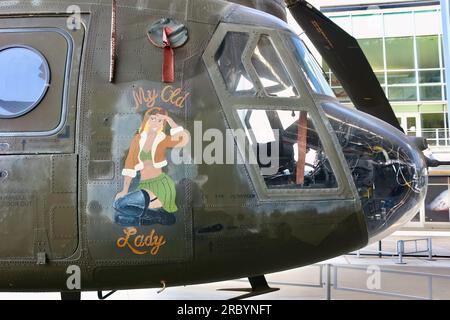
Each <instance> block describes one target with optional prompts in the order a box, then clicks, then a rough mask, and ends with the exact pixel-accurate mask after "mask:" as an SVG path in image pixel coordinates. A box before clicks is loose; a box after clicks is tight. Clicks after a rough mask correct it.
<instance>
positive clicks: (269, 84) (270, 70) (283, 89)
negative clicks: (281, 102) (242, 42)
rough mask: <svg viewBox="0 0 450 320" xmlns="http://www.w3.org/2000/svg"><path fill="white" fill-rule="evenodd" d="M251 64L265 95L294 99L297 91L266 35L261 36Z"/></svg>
mask: <svg viewBox="0 0 450 320" xmlns="http://www.w3.org/2000/svg"><path fill="white" fill-rule="evenodd" d="M251 61H252V64H253V67H254V68H255V70H256V73H257V74H258V77H259V80H260V82H261V84H262V86H263V87H264V89H265V91H266V93H267V95H269V96H275V97H295V96H298V93H297V90H296V89H295V88H294V85H293V84H292V80H291V78H290V76H289V74H288V72H287V71H286V68H285V66H284V64H283V62H282V61H281V58H280V56H279V55H278V53H277V51H276V50H275V47H274V46H273V44H272V41H271V40H270V37H269V36H267V35H261V38H260V39H259V42H258V45H257V46H256V48H255V51H254V52H253V55H252V59H251Z"/></svg>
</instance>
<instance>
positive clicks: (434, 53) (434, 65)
mask: <svg viewBox="0 0 450 320" xmlns="http://www.w3.org/2000/svg"><path fill="white" fill-rule="evenodd" d="M416 41H417V64H418V67H419V69H439V68H440V64H439V37H438V36H437V35H433V36H421V37H417V38H416Z"/></svg>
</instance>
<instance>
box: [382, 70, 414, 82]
mask: <svg viewBox="0 0 450 320" xmlns="http://www.w3.org/2000/svg"><path fill="white" fill-rule="evenodd" d="M387 83H388V85H391V84H415V83H416V71H414V70H411V71H388V72H387Z"/></svg>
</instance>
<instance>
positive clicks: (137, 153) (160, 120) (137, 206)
mask: <svg viewBox="0 0 450 320" xmlns="http://www.w3.org/2000/svg"><path fill="white" fill-rule="evenodd" d="M166 123H167V124H168V125H169V126H170V135H166V134H165V133H164V127H165V124H166ZM188 142H189V135H188V133H187V132H186V131H185V130H184V129H183V127H181V126H178V125H177V124H176V123H175V121H174V120H173V119H172V118H171V117H169V116H168V115H167V112H166V111H165V110H164V109H162V108H159V107H155V108H151V109H150V110H149V111H147V112H146V113H145V115H144V120H143V121H142V124H141V127H140V129H139V132H138V133H137V134H136V135H135V137H134V138H133V141H132V142H131V146H130V150H129V152H128V156H127V159H126V161H125V167H124V169H123V171H122V175H123V176H124V183H123V190H122V191H121V192H119V193H118V194H117V196H116V201H115V203H114V208H115V209H116V214H115V222H116V223H118V224H120V225H122V226H139V225H152V224H162V225H172V224H174V223H175V221H176V218H175V215H174V213H175V212H176V211H177V210H178V208H177V205H176V204H175V200H176V190H175V183H174V181H173V180H172V178H171V177H170V176H168V175H167V174H166V173H165V172H163V168H164V167H166V166H167V165H168V163H167V159H166V151H167V149H173V148H182V147H184V146H185V145H186V144H187V143H188ZM138 172H140V183H139V186H138V190H137V191H135V192H131V193H130V192H129V188H130V185H131V181H132V179H133V178H135V177H136V176H137V173H138Z"/></svg>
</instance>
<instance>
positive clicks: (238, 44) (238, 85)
mask: <svg viewBox="0 0 450 320" xmlns="http://www.w3.org/2000/svg"><path fill="white" fill-rule="evenodd" d="M248 39H249V36H248V34H247V33H242V32H228V33H227V35H226V36H225V39H224V40H223V42H222V44H221V46H220V48H219V50H218V51H217V53H216V56H215V59H216V61H217V64H218V65H219V70H220V73H221V74H222V78H223V80H224V82H225V85H226V87H227V90H228V91H229V92H230V93H232V94H235V95H255V94H256V90H255V86H254V84H253V81H252V79H251V77H250V76H249V74H248V73H247V70H246V69H245V67H244V64H243V63H242V52H244V50H245V48H246V46H247V42H248Z"/></svg>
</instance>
